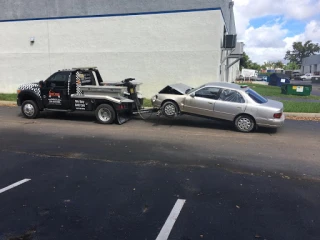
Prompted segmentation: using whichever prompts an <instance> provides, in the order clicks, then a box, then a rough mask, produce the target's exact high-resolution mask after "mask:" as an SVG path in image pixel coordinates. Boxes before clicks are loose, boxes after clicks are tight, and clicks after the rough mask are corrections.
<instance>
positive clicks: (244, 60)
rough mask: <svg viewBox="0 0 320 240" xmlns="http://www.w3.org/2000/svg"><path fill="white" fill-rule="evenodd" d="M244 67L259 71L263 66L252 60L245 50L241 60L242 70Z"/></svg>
mask: <svg viewBox="0 0 320 240" xmlns="http://www.w3.org/2000/svg"><path fill="white" fill-rule="evenodd" d="M242 68H247V69H254V70H257V71H260V70H261V66H260V65H259V64H258V63H255V62H252V61H251V60H250V57H249V56H248V55H247V54H246V53H245V52H243V56H242V58H241V60H240V69H241V70H242Z"/></svg>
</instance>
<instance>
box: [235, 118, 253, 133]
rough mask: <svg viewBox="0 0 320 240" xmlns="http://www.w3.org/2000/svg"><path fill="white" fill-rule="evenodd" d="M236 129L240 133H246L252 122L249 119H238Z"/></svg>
mask: <svg viewBox="0 0 320 240" xmlns="http://www.w3.org/2000/svg"><path fill="white" fill-rule="evenodd" d="M238 127H239V129H241V130H242V131H248V130H250V128H251V127H252V122H251V120H250V119H249V118H240V119H239V121H238Z"/></svg>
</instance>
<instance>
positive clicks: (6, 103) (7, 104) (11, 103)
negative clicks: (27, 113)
mask: <svg viewBox="0 0 320 240" xmlns="http://www.w3.org/2000/svg"><path fill="white" fill-rule="evenodd" d="M0 106H5V107H13V106H17V102H14V101H0Z"/></svg>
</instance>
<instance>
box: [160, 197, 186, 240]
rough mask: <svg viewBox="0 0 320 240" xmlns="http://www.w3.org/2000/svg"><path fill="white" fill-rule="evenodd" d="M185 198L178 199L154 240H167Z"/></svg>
mask: <svg viewBox="0 0 320 240" xmlns="http://www.w3.org/2000/svg"><path fill="white" fill-rule="evenodd" d="M185 202H186V200H183V199H178V200H177V202H176V204H175V205H174V207H173V209H172V210H171V213H170V215H169V217H168V218H167V221H166V222H165V223H164V225H163V227H162V229H161V231H160V233H159V235H158V237H157V239H156V240H167V239H168V237H169V235H170V232H171V230H172V228H173V225H174V224H175V222H176V220H177V218H178V216H179V214H180V212H181V209H182V207H183V205H184V204H185Z"/></svg>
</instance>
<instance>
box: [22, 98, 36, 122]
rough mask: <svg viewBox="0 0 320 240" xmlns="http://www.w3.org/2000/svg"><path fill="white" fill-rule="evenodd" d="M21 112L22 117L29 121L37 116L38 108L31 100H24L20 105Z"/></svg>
mask: <svg viewBox="0 0 320 240" xmlns="http://www.w3.org/2000/svg"><path fill="white" fill-rule="evenodd" d="M21 112H22V114H23V116H25V117H26V118H29V119H34V118H37V117H38V116H39V113H40V111H39V107H38V105H37V103H36V102H35V101H33V100H26V101H24V102H23V103H22V105H21Z"/></svg>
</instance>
